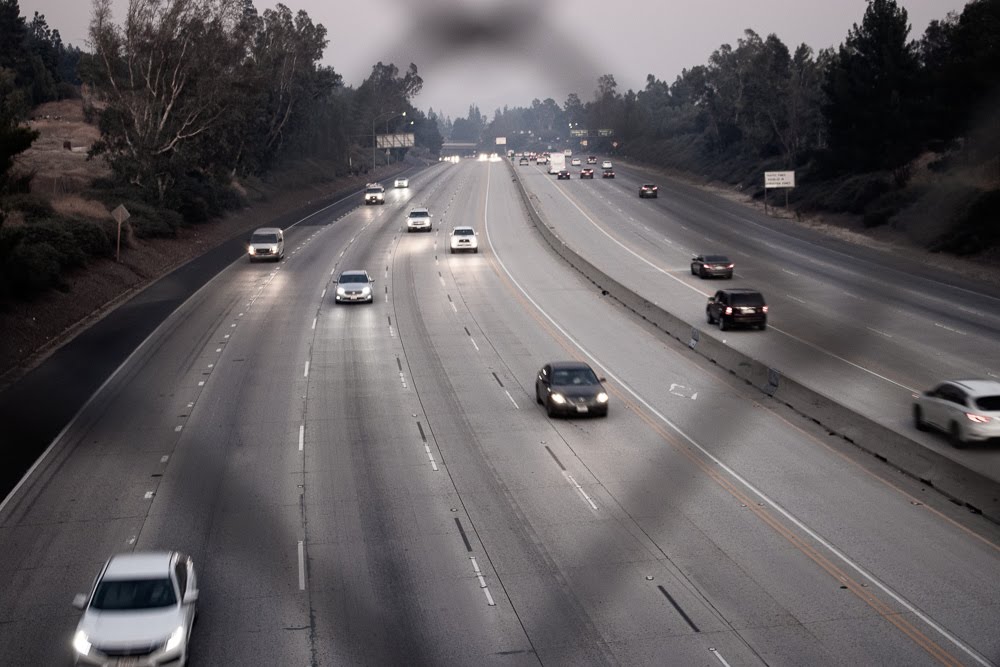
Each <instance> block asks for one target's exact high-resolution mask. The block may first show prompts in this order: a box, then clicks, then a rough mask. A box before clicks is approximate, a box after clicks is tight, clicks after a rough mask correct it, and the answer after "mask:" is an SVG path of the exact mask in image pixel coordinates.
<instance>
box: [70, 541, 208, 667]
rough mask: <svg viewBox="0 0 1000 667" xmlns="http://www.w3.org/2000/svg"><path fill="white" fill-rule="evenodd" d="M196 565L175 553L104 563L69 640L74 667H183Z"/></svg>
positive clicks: (80, 603) (81, 598)
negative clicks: (139, 666)
mask: <svg viewBox="0 0 1000 667" xmlns="http://www.w3.org/2000/svg"><path fill="white" fill-rule="evenodd" d="M197 601H198V581H197V578H196V577H195V573H194V563H192V562H191V559H190V558H189V557H188V556H185V555H184V554H182V553H179V552H177V551H146V552H138V551H137V552H134V553H121V554H118V555H116V556H112V557H111V558H110V559H108V562H107V563H105V564H104V568H103V569H102V570H101V572H100V574H98V575H97V579H96V580H95V581H94V587H93V589H92V590H91V592H90V594H89V595H88V594H86V593H80V594H79V595H77V596H76V598H74V600H73V606H74V607H76V608H77V609H82V610H83V616H82V617H81V618H80V622H79V623H78V624H77V626H76V634H74V635H73V652H74V654H75V659H76V664H78V665H141V666H142V667H147V666H152V665H166V664H170V665H184V664H185V663H186V662H187V656H188V642H189V640H190V638H191V627H192V626H193V625H194V618H195V614H196V609H195V603H196V602H197Z"/></svg>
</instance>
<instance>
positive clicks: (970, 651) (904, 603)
mask: <svg viewBox="0 0 1000 667" xmlns="http://www.w3.org/2000/svg"><path fill="white" fill-rule="evenodd" d="M491 171H492V170H487V172H486V203H485V205H484V210H483V228H484V229H485V231H486V240H487V242H488V243H489V244H490V247H491V248H492V249H493V255H494V257H496V260H497V263H498V264H499V265H500V267H501V268H502V269H503V270H504V273H506V274H507V277H508V278H509V279H510V281H511V282H512V283H513V284H514V286H516V287H517V289H518V290H519V291H520V292H521V294H523V295H524V298H526V299H527V300H528V301H529V302H530V303H531V305H533V306H534V307H535V308H536V309H537V310H538V312H539V313H541V314H542V316H543V317H545V319H547V320H548V321H549V322H550V323H551V324H552V326H554V327H555V328H556V329H557V330H558V331H559V332H560V333H561V334H562V335H563V336H565V337H566V339H567V340H568V341H570V342H571V343H572V344H573V346H574V347H576V349H578V350H580V352H581V353H582V354H583V355H584V356H585V357H587V358H588V359H590V361H592V362H593V363H594V365H595V366H597V367H598V368H600V369H601V370H603V371H604V373H605V374H606V375H607V376H608V377H609V378H611V380H612V381H613V382H615V383H616V384H618V385H619V386H620V387H621V388H622V389H623V390H624V391H626V392H627V393H628V394H629V395H630V396H632V398H634V399H635V400H636V401H638V402H639V403H640V404H642V406H643V407H644V408H646V409H647V410H649V412H651V413H652V414H653V415H655V416H656V417H657V418H658V419H659V420H660V421H662V422H663V423H664V424H666V425H667V426H669V427H670V428H671V429H672V430H673V431H674V432H676V433H677V434H678V435H679V436H681V437H682V438H683V439H684V440H686V441H687V442H688V443H690V444H691V446H692V447H694V448H695V449H697V450H698V451H699V452H701V453H702V455H704V456H705V457H706V458H708V459H709V460H710V461H712V462H713V463H715V464H716V465H717V466H719V467H720V468H721V469H722V470H724V471H725V472H726V473H727V474H728V475H729V476H730V477H732V478H733V479H734V480H736V481H737V482H739V483H740V485H742V486H743V488H745V489H746V490H748V491H750V492H751V493H752V494H753V495H755V496H757V497H758V498H760V499H761V500H762V501H763V502H764V503H766V504H767V505H768V506H769V507H770V508H771V509H773V510H774V511H775V512H777V513H778V514H780V515H781V516H783V517H784V518H785V519H786V520H787V521H788V522H789V523H791V524H792V525H794V526H795V527H796V528H798V529H799V530H801V531H802V532H803V533H805V534H806V535H808V536H809V537H810V538H812V539H813V540H815V541H816V542H817V543H818V544H820V545H822V546H823V547H824V548H825V549H827V550H828V551H829V552H830V553H832V554H833V555H834V556H836V557H837V559H838V560H840V561H841V562H842V563H843V564H844V565H846V566H847V567H849V568H850V569H852V570H854V571H855V572H856V573H858V574H859V575H861V577H863V578H864V579H867V580H868V581H869V582H870V583H872V584H873V585H875V587H877V588H878V589H879V590H880V591H882V592H883V593H885V594H886V595H887V596H889V597H890V598H892V599H893V600H894V601H895V602H896V603H897V604H899V605H900V606H901V607H903V608H904V609H906V610H907V611H908V612H910V613H911V614H913V615H914V616H916V617H917V618H919V619H920V620H921V621H923V623H924V624H926V625H927V626H928V627H930V628H933V629H934V630H935V631H937V633H938V634H940V635H941V636H942V637H944V638H945V639H947V640H948V641H949V642H950V643H951V644H952V646H954V647H956V648H958V649H960V650H961V651H962V652H963V653H965V654H966V655H968V656H969V657H970V658H972V659H973V660H975V661H976V662H978V663H979V664H980V665H983V667H996V666H995V664H994V663H992V662H990V661H989V660H987V659H986V658H985V657H984V656H982V655H980V653H979V652H978V651H976V650H975V649H974V648H972V647H971V646H969V645H968V644H966V643H965V642H963V641H962V640H961V639H959V638H958V637H957V636H955V635H953V634H952V633H951V632H949V631H948V630H946V629H945V628H944V627H942V626H941V625H940V624H938V623H937V621H935V620H934V619H932V618H931V617H930V616H928V615H927V614H925V613H924V612H923V611H921V610H920V609H918V608H917V607H916V606H915V605H913V604H912V603H910V602H909V601H908V600H906V599H905V598H904V597H903V596H902V595H900V594H899V593H896V592H895V591H894V590H893V589H892V588H890V587H889V586H888V585H887V584H884V583H883V582H882V581H881V580H880V579H878V578H877V577H876V576H875V575H874V574H872V573H870V572H868V571H867V570H865V569H864V568H863V567H861V566H860V565H858V564H857V563H855V562H854V561H853V560H851V559H850V557H848V556H847V554H845V553H844V552H842V551H841V550H840V549H838V548H837V547H835V546H833V544H831V543H830V542H828V541H827V540H826V539H824V538H823V537H821V536H820V535H819V534H818V533H817V532H816V531H814V530H813V529H812V528H809V527H808V526H807V525H806V524H805V523H803V522H802V521H801V520H799V519H798V518H796V517H795V516H794V515H793V514H792V513H791V512H789V511H788V510H786V509H785V508H784V507H782V506H781V505H780V504H778V502H777V501H775V500H772V499H771V498H770V496H768V495H767V494H765V493H764V492H763V491H761V490H760V489H758V488H757V487H756V486H754V485H753V484H752V483H751V482H750V481H749V480H747V479H745V478H743V477H742V476H741V475H739V474H738V473H737V472H736V471H735V470H733V469H732V468H730V467H729V466H728V465H726V464H725V463H724V462H723V461H722V460H721V459H719V458H718V457H717V456H715V455H714V454H712V453H711V452H710V451H708V450H707V449H705V448H704V447H703V446H701V445H700V444H698V442H697V441H695V439H694V438H692V437H691V436H689V435H688V434H687V433H686V432H684V431H683V430H681V428H680V427H679V426H678V425H677V424H675V423H674V422H672V421H671V420H670V419H668V418H667V416H666V415H664V414H663V413H661V412H660V411H659V410H657V409H656V408H654V407H653V406H652V405H650V404H649V403H648V402H647V401H646V400H645V399H644V398H642V397H641V396H640V395H639V394H638V393H636V391H635V390H634V389H632V387H631V386H629V385H628V384H626V383H625V382H624V381H623V380H622V379H621V378H619V377H618V376H616V375H615V374H614V373H612V372H611V371H610V370H609V369H608V368H607V367H606V366H605V365H604V364H602V363H601V362H600V361H598V360H597V358H595V357H594V355H592V354H591V353H590V352H589V351H588V350H587V349H586V348H584V347H583V346H582V345H581V344H580V342H579V341H577V340H576V339H575V338H573V336H571V335H570V334H569V332H568V331H566V330H565V329H564V328H563V327H562V325H560V324H559V323H558V322H556V321H555V320H554V319H553V318H552V316H551V315H549V314H548V313H547V312H546V311H545V310H544V309H543V308H542V307H541V306H540V305H539V304H538V302H537V301H535V300H534V299H533V298H532V297H531V295H529V294H528V293H527V291H525V289H524V287H522V286H521V283H519V282H518V281H517V279H515V278H514V275H513V274H512V273H511V272H510V269H508V268H507V265H506V264H504V262H503V260H502V259H501V258H500V254H499V253H498V252H497V249H496V246H494V245H493V239H492V238H491V237H490V222H489V205H490V173H491ZM581 212H582V211H581Z"/></svg>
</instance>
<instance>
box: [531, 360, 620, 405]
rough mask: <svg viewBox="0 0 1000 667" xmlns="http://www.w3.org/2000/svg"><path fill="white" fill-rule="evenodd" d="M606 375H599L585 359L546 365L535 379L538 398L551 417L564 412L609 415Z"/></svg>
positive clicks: (536, 396)
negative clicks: (605, 387)
mask: <svg viewBox="0 0 1000 667" xmlns="http://www.w3.org/2000/svg"><path fill="white" fill-rule="evenodd" d="M604 381H605V380H604V378H599V377H597V374H596V373H594V369H592V368H591V367H590V366H589V365H587V364H585V363H584V362H582V361H554V362H552V363H550V364H545V366H543V367H542V369H541V370H540V371H538V377H536V378H535V401H537V402H538V404H539V405H544V406H545V411H546V412H547V413H548V415H549V417H555V416H556V415H557V414H564V415H594V416H595V417H607V416H608V392H607V391H605V389H604V385H603V384H601V383H602V382H604Z"/></svg>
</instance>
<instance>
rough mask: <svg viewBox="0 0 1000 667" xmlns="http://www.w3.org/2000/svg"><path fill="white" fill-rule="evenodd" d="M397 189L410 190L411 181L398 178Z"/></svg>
mask: <svg viewBox="0 0 1000 667" xmlns="http://www.w3.org/2000/svg"><path fill="white" fill-rule="evenodd" d="M395 187H397V188H408V187H410V179H408V178H397V179H396V184H395Z"/></svg>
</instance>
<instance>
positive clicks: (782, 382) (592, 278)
mask: <svg viewBox="0 0 1000 667" xmlns="http://www.w3.org/2000/svg"><path fill="white" fill-rule="evenodd" d="M505 162H506V163H507V167H508V168H509V169H510V171H511V174H513V179H512V180H513V181H514V182H515V183H516V184H517V189H518V191H519V192H520V193H521V200H522V201H523V203H524V205H525V208H526V209H527V212H528V217H529V219H530V220H531V222H532V224H533V225H534V226H535V228H536V229H537V230H538V232H539V233H540V234H541V236H542V238H543V239H545V242H546V243H548V245H549V246H550V247H551V248H552V250H553V251H554V252H555V253H556V254H557V255H559V257H561V258H562V259H563V260H565V261H566V263H567V264H569V265H570V266H571V267H572V268H573V269H575V270H576V271H577V272H578V273H580V274H581V275H582V276H583V277H584V278H586V279H587V280H588V281H589V282H591V283H592V284H593V285H594V286H595V287H596V288H597V289H599V290H600V291H601V294H603V295H604V296H607V297H609V298H612V299H614V300H615V301H617V302H618V303H619V304H621V305H622V306H623V307H625V308H626V309H628V310H630V311H631V312H632V313H634V314H635V315H637V316H639V317H641V318H642V319H643V320H645V321H646V322H649V323H650V324H652V325H653V326H655V327H656V328H657V329H659V330H660V331H662V332H663V333H665V334H667V335H668V336H670V337H672V338H674V339H676V340H677V341H679V342H680V343H682V344H683V345H685V346H686V347H688V348H689V349H690V350H692V351H694V352H695V353H697V354H699V355H701V356H702V357H704V358H705V359H707V360H708V361H710V362H712V363H713V364H716V365H717V366H719V367H720V368H723V369H725V370H727V371H729V372H730V373H731V374H733V375H735V376H736V377H738V378H740V379H741V380H743V381H744V382H745V383H746V384H748V385H750V386H752V387H754V388H756V389H758V390H759V391H760V392H762V393H764V394H765V395H767V396H769V397H770V398H772V399H774V400H776V401H779V402H781V403H783V404H784V405H786V406H787V407H789V408H791V409H792V410H794V411H795V412H797V413H799V414H800V415H802V416H804V417H806V418H807V419H809V420H811V421H813V422H814V423H816V424H817V425H819V426H821V427H822V428H824V429H825V430H826V431H827V432H828V433H829V434H830V435H831V436H836V437H840V438H843V439H844V440H846V441H847V442H849V443H851V444H853V445H854V446H856V447H858V448H859V449H861V450H862V451H864V452H866V453H868V454H871V455H872V456H874V457H876V458H878V459H879V460H881V461H883V462H885V463H887V464H888V465H890V466H892V467H894V468H896V469H897V470H899V471H900V472H902V473H903V474H905V475H908V476H910V477H912V478H915V479H917V480H919V481H920V482H921V483H923V484H924V485H926V486H929V487H931V488H933V489H934V490H936V491H938V492H939V493H941V494H943V495H944V496H946V497H948V498H949V499H950V500H951V501H952V502H954V503H956V504H958V505H962V506H964V507H966V508H967V509H969V510H970V511H972V512H974V513H977V514H982V515H983V516H984V517H986V518H988V519H989V520H991V521H993V522H995V523H1000V484H998V483H997V482H995V481H993V480H991V479H989V478H988V477H986V476H984V475H981V474H980V473H978V472H976V471H975V470H972V469H970V468H968V467H966V466H964V465H962V464H960V463H958V462H956V461H952V460H951V459H949V458H947V457H945V456H942V455H941V454H938V453H937V452H935V451H933V450H931V449H928V448H926V447H924V446H923V445H921V444H920V443H918V442H916V441H914V440H912V439H910V438H908V437H906V436H905V435H903V434H901V433H897V432H896V431H893V430H892V429H890V428H887V427H885V426H882V425H881V424H878V423H876V422H874V421H872V420H871V419H869V418H868V417H865V416H864V415H861V414H858V413H857V412H855V411H853V410H851V409H849V408H847V407H845V406H844V405H841V404H840V403H838V402H836V401H834V400H833V399H831V398H829V397H827V396H825V395H823V394H821V393H819V392H818V391H816V390H814V389H810V388H808V387H806V386H804V385H802V384H800V383H799V382H797V381H795V380H793V379H790V378H788V377H787V376H786V375H784V374H783V373H781V371H780V370H779V369H773V368H770V367H768V366H767V365H766V364H763V363H761V362H759V361H757V360H756V359H753V358H751V357H749V356H747V355H745V354H743V353H742V352H738V351H737V350H734V349H733V348H731V347H729V346H728V345H726V344H724V343H722V342H721V341H719V340H717V339H715V338H714V337H712V336H706V335H702V333H703V332H702V331H701V330H700V329H698V328H697V327H692V326H691V325H690V324H689V323H687V322H685V321H684V320H682V319H681V318H679V317H677V316H676V315H673V314H671V313H669V312H667V311H666V310H664V309H663V308H661V307H660V306H658V305H656V304H654V303H652V302H650V301H648V300H646V299H644V298H643V297H641V296H639V295H638V294H636V293H635V292H633V291H632V290H630V289H629V288H627V287H625V286H624V285H622V284H621V283H619V282H618V281H617V280H615V279H614V278H612V277H611V276H609V275H607V274H606V273H604V272H603V271H601V270H600V269H599V268H597V267H596V266H594V265H593V264H591V263H590V262H589V261H587V260H586V259H584V258H583V257H581V256H580V255H578V254H577V253H576V252H575V251H573V249H572V248H570V247H569V246H568V245H567V244H566V242H565V241H563V240H562V239H561V238H559V236H558V235H557V234H556V233H555V232H553V231H552V229H550V228H549V226H548V225H547V224H546V223H545V221H544V220H542V218H541V215H540V214H539V212H538V210H537V209H536V208H535V205H534V204H533V203H532V201H531V196H530V195H529V194H528V191H527V190H526V189H525V188H524V184H523V183H522V182H521V178H520V175H519V174H518V173H517V169H515V168H514V166H513V165H512V164H511V163H510V161H509V160H505Z"/></svg>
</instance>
